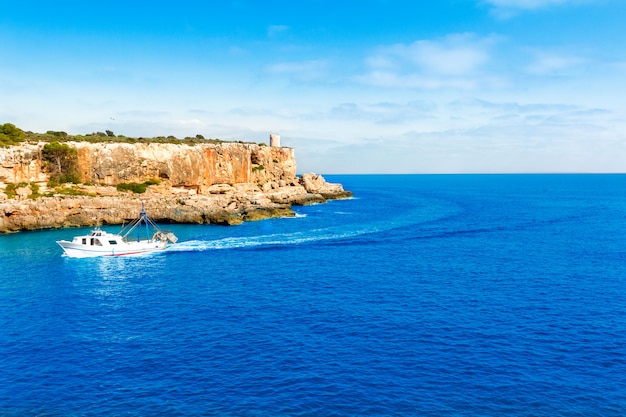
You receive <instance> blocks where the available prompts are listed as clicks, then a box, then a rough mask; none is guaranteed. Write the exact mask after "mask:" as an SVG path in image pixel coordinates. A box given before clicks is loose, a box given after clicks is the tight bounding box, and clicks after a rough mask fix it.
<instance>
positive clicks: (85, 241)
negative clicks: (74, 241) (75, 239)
mask: <svg viewBox="0 0 626 417" xmlns="http://www.w3.org/2000/svg"><path fill="white" fill-rule="evenodd" d="M86 244H87V238H86V237H84V238H83V245H86Z"/></svg>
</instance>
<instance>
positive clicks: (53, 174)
mask: <svg viewBox="0 0 626 417" xmlns="http://www.w3.org/2000/svg"><path fill="white" fill-rule="evenodd" d="M42 156H43V160H44V163H45V165H46V168H47V169H48V171H49V172H50V182H49V185H50V186H56V185H59V184H64V183H67V182H72V183H75V184H76V183H78V182H80V175H79V174H78V155H77V152H76V149H74V148H72V147H70V146H69V145H68V144H67V143H59V142H51V143H46V144H45V145H44V147H43V150H42Z"/></svg>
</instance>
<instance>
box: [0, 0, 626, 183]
mask: <svg viewBox="0 0 626 417" xmlns="http://www.w3.org/2000/svg"><path fill="white" fill-rule="evenodd" d="M624 16H626V1H624V0H358V1H356V0H355V1H352V0H299V1H288V0H283V1H279V0H264V1H258V0H219V1H214V0H205V1H190V0H189V1H186V0H178V1H164V0H152V1H145V0H136V1H129V0H124V1H120V0H108V1H106V2H89V1H84V0H81V1H71V0H57V1H47V0H46V1H31V0H22V1H19V2H18V1H9V0H0V123H13V124H15V125H16V126H18V127H20V128H22V129H23V130H27V131H33V132H46V131H48V130H55V131H65V132H68V133H70V134H86V133H92V132H98V131H101V132H104V131H105V130H111V131H113V132H114V133H115V134H119V135H125V136H131V137H152V136H169V135H174V136H176V137H179V138H183V137H186V136H196V135H198V134H201V135H203V136H204V137H205V138H219V139H223V140H243V141H252V142H264V143H268V144H269V134H270V133H276V134H279V135H280V136H281V144H282V145H283V146H289V147H292V148H294V149H295V155H296V161H297V164H298V172H299V173H305V172H315V173H318V174H358V173H381V174H383V173H384V174H386V173H389V174H393V173H511V172H515V173H535V172H542V173H543V172H626V48H625V47H624V45H625V44H624V43H625V39H626V25H625V24H624Z"/></svg>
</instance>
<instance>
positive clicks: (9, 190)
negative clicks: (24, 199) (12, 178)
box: [4, 182, 27, 198]
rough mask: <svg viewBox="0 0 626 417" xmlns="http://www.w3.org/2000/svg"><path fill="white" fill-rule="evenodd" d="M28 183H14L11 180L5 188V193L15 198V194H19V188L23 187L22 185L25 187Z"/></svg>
mask: <svg viewBox="0 0 626 417" xmlns="http://www.w3.org/2000/svg"><path fill="white" fill-rule="evenodd" d="M26 185H27V184H26V183H25V182H21V183H19V184H14V183H12V182H10V183H8V184H7V185H6V187H5V188H4V193H5V194H6V195H7V197H9V198H15V196H16V195H17V189H18V188H21V187H25V186H26Z"/></svg>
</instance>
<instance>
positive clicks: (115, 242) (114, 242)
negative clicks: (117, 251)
mask: <svg viewBox="0 0 626 417" xmlns="http://www.w3.org/2000/svg"><path fill="white" fill-rule="evenodd" d="M109 245H117V241H116V240H109Z"/></svg>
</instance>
